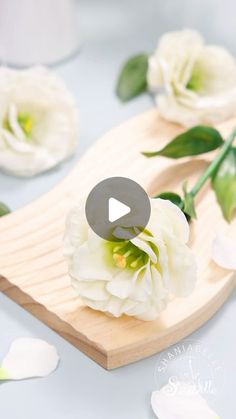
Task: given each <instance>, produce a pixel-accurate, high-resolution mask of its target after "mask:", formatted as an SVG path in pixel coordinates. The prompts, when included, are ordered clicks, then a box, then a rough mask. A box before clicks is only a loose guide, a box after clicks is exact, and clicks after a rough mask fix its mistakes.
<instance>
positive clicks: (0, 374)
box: [0, 367, 9, 380]
mask: <svg viewBox="0 0 236 419" xmlns="http://www.w3.org/2000/svg"><path fill="white" fill-rule="evenodd" d="M8 378H9V375H8V372H7V371H6V370H4V368H2V367H0V380H7V379H8Z"/></svg>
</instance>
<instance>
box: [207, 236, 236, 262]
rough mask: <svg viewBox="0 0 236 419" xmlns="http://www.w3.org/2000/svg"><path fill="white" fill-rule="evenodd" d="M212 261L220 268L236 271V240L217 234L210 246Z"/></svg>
mask: <svg viewBox="0 0 236 419" xmlns="http://www.w3.org/2000/svg"><path fill="white" fill-rule="evenodd" d="M212 259H213V260H214V262H215V263H217V265H219V266H221V267H222V268H225V269H229V270H236V238H235V237H234V238H232V237H230V236H228V235H225V234H218V235H217V236H216V237H215V239H214V240H213V244H212Z"/></svg>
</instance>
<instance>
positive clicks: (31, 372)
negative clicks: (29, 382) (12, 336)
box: [0, 338, 59, 380]
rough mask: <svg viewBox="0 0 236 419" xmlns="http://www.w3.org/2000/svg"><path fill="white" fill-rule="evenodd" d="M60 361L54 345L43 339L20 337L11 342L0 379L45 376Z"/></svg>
mask: <svg viewBox="0 0 236 419" xmlns="http://www.w3.org/2000/svg"><path fill="white" fill-rule="evenodd" d="M58 362H59V356H58V353H57V351H56V348H55V347H54V346H52V345H50V344H49V343H47V342H45V341H43V340H41V339H33V338H19V339H16V340H14V342H13V343H12V344H11V346H10V350H9V352H8V354H7V355H6V357H5V358H4V360H3V362H2V365H1V368H0V379H2V380H6V379H9V380H21V379H23V378H31V377H45V376H47V375H49V374H51V373H52V372H53V371H54V370H55V369H56V367H57V365H58Z"/></svg>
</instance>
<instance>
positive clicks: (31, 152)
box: [0, 67, 78, 176]
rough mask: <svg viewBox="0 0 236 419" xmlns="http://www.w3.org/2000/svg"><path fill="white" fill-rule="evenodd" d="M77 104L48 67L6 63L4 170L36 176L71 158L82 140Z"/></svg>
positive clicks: (1, 101) (2, 77) (1, 89)
mask: <svg viewBox="0 0 236 419" xmlns="http://www.w3.org/2000/svg"><path fill="white" fill-rule="evenodd" d="M77 128H78V116H77V109H76V106H75V102H74V99H73V97H72V96H71V94H70V93H69V92H68V90H67V89H66V87H65V85H64V83H63V82H62V80H61V79H60V78H59V77H58V76H56V75H55V74H54V73H53V72H51V71H49V70H47V69H46V68H43V67H34V68H30V69H28V70H11V69H9V68H6V67H0V170H1V169H2V170H4V171H6V172H9V173H11V174H14V175H17V176H32V175H35V174H37V173H40V172H43V171H45V170H48V169H50V168H52V167H53V166H55V165H57V164H58V163H60V162H61V161H62V160H64V159H65V158H67V157H68V156H70V155H71V154H72V153H73V151H74V150H75V147H76V144H77Z"/></svg>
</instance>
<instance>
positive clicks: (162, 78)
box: [147, 30, 236, 126]
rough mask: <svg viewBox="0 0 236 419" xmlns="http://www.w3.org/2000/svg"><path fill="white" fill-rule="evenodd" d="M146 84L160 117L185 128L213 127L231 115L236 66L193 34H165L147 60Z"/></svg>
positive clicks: (234, 102) (235, 94)
mask: <svg viewBox="0 0 236 419" xmlns="http://www.w3.org/2000/svg"><path fill="white" fill-rule="evenodd" d="M147 78H148V84H149V87H150V89H151V90H152V91H157V90H158V89H159V88H164V92H163V93H157V96H156V101H157V104H158V107H159V110H160V113H161V114H162V116H163V117H164V118H166V119H167V120H170V121H174V122H177V123H180V124H182V125H185V126H191V125H196V124H199V123H214V122H217V121H221V120H224V119H227V118H229V117H231V116H232V115H234V114H235V107H236V64H235V59H234V58H233V56H232V55H230V53H229V52H228V51H227V50H226V49H224V48H221V47H218V46H211V45H205V44H204V41H203V39H202V37H201V36H200V35H199V34H198V33H197V32H195V31H193V30H182V31H177V32H170V33H167V34H165V35H164V36H163V37H162V38H161V39H160V42H159V44H158V46H157V49H156V52H155V53H154V54H153V55H152V56H151V57H150V58H149V68H148V75H147Z"/></svg>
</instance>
